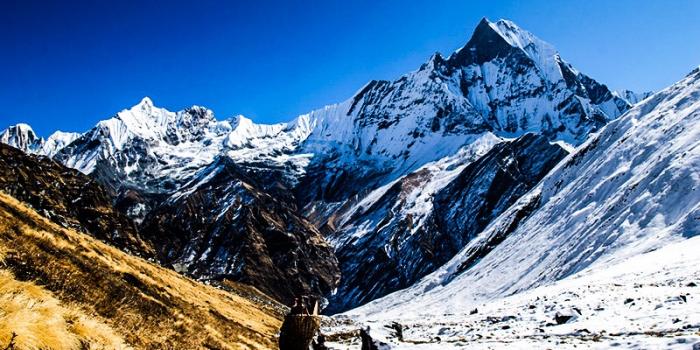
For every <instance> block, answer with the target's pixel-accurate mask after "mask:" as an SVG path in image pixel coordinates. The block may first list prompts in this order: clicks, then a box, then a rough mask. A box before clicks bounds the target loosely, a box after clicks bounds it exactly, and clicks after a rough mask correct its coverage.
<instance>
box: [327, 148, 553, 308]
mask: <svg viewBox="0 0 700 350" xmlns="http://www.w3.org/2000/svg"><path fill="white" fill-rule="evenodd" d="M566 154H567V153H566V151H564V150H563V149H562V148H561V147H559V146H557V145H552V144H550V143H549V142H548V140H547V138H545V137H544V136H541V135H535V134H526V135H524V136H522V137H520V138H518V139H516V140H514V141H512V142H504V143H501V144H498V145H496V146H495V147H494V148H493V149H492V150H491V151H489V152H488V153H487V154H486V155H484V156H482V157H481V158H479V159H478V160H476V161H475V162H473V163H471V164H469V165H468V166H466V168H465V169H464V170H462V171H461V172H460V174H459V175H458V176H457V177H456V178H454V179H453V180H452V181H451V182H450V183H449V184H448V185H447V186H445V187H444V188H442V189H441V190H440V191H438V192H437V193H436V194H435V195H434V207H433V208H434V209H433V211H432V212H431V214H430V216H429V217H428V218H427V219H426V220H425V222H424V223H423V224H422V225H421V226H420V227H415V225H416V223H414V222H413V220H412V218H411V216H407V217H400V218H399V219H398V220H396V219H395V215H396V214H395V213H394V210H392V209H393V208H395V207H396V204H397V203H401V200H402V199H401V198H402V196H403V195H404V194H405V193H407V192H409V188H411V187H412V186H420V184H421V183H423V180H422V179H421V178H422V177H427V176H430V175H429V173H428V172H427V171H418V172H414V173H412V174H410V175H408V176H406V177H405V178H403V179H402V180H401V181H399V182H397V183H396V184H395V185H394V186H392V187H391V188H390V189H389V190H387V191H386V192H385V193H384V195H383V196H382V198H381V199H380V200H379V201H377V202H375V203H374V204H373V205H372V207H371V208H369V209H368V210H367V211H365V212H363V213H362V215H361V216H358V217H357V218H355V220H356V222H357V223H358V225H360V223H361V222H363V221H365V220H367V218H368V217H369V218H374V219H375V220H374V221H373V222H379V224H377V225H376V226H375V227H372V228H371V230H370V232H369V233H366V234H364V235H362V236H360V237H359V238H357V239H355V240H351V241H350V242H348V243H346V244H343V245H341V246H340V247H339V248H338V250H337V251H336V255H337V256H338V260H339V261H340V266H341V270H342V275H343V278H342V280H341V284H340V285H339V288H338V293H337V294H336V295H334V296H333V298H332V300H331V309H330V311H332V312H335V311H343V310H346V309H350V308H352V307H355V306H358V305H361V304H363V303H365V302H368V301H371V300H373V299H376V298H378V297H381V296H384V295H386V294H388V293H390V292H393V291H395V290H398V289H401V288H405V287H408V286H410V285H411V284H413V283H414V282H415V281H417V280H418V279H419V278H421V277H423V276H424V275H426V274H428V273H430V272H432V271H434V270H435V269H436V268H438V267H440V266H441V265H443V264H444V263H445V262H447V261H448V260H449V259H450V258H452V257H453V256H454V255H455V254H456V253H457V252H459V250H460V249H462V248H463V247H464V246H465V245H466V244H467V243H468V242H469V241H470V240H472V239H473V238H474V237H475V236H476V235H477V234H478V233H479V232H481V231H482V230H483V229H484V228H485V227H486V226H487V225H488V224H489V223H490V222H491V221H492V220H493V219H494V218H496V217H497V216H498V215H499V214H501V213H502V212H504V211H505V210H506V209H508V207H510V205H512V204H513V203H514V202H515V201H516V200H517V199H518V198H519V197H520V196H522V195H523V194H524V193H526V192H527V191H528V190H530V189H531V188H532V187H533V186H535V185H536V184H537V182H538V181H539V180H540V179H541V178H542V177H544V175H546V174H547V172H548V171H549V170H550V169H551V168H553V167H554V166H555V165H556V164H557V163H558V162H559V161H560V160H561V159H562V158H563V157H564V156H565V155H566ZM352 220H353V219H351V223H350V224H347V225H348V226H352V225H353V224H352ZM341 230H342V228H341ZM504 238H505V237H501V240H502V239H504ZM492 243H495V242H492ZM487 251H488V250H487ZM480 253H482V254H485V252H483V251H482V252H480Z"/></svg>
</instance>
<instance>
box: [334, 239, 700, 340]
mask: <svg viewBox="0 0 700 350" xmlns="http://www.w3.org/2000/svg"><path fill="white" fill-rule="evenodd" d="M698 251H700V237H693V238H690V239H685V240H675V241H673V242H670V243H669V244H667V245H666V246H664V247H663V248H660V249H658V250H656V251H652V252H649V253H645V254H640V255H637V256H634V257H631V258H629V259H627V260H625V261H621V262H619V263H616V264H612V265H610V266H606V268H604V269H592V270H588V271H586V272H581V273H579V274H577V275H575V276H572V277H570V278H567V279H564V280H561V281H558V282H556V283H554V284H552V285H548V286H542V287H539V288H535V289H532V290H529V291H526V292H523V293H519V294H515V295H511V296H507V297H504V298H497V299H493V300H486V301H484V302H479V303H465V304H462V305H459V306H453V307H452V308H450V309H449V310H445V312H444V313H441V314H434V313H432V312H430V311H431V310H425V311H427V312H424V313H421V314H416V315H414V316H406V317H402V318H400V319H392V318H390V317H384V316H383V315H376V317H370V318H367V319H363V323H364V324H365V325H369V326H370V327H371V330H372V331H371V332H370V334H371V335H372V336H373V337H374V338H376V339H379V340H382V341H384V342H385V343H387V344H389V345H390V346H391V348H396V349H462V348H469V349H498V348H503V347H504V346H507V347H508V348H509V349H510V348H512V349H532V348H557V349H573V348H582V347H583V348H587V349H609V348H612V347H618V348H625V349H649V348H664V349H689V348H690V346H691V344H695V343H698V342H700V334H698V331H699V330H700V299H699V298H700V294H699V292H700V287H698V286H697V285H700V269H698V266H700V255H698V254H697V252H698ZM693 285H696V286H693ZM416 302H418V301H416ZM472 310H476V313H474V314H471V312H472ZM577 310H578V311H577ZM579 312H580V314H579ZM557 314H560V315H571V316H574V317H573V318H572V320H570V321H569V322H567V323H564V324H557V323H556V321H555V316H556V315H557ZM340 319H342V318H340ZM391 322H398V323H399V324H400V325H402V326H403V330H402V333H403V334H402V335H403V340H402V341H399V339H397V336H396V334H395V331H394V330H392V329H390V328H387V326H389V327H390V325H391ZM355 327H356V326H355ZM341 330H343V328H342V327H330V328H325V329H323V331H324V334H326V335H327V337H328V336H330V335H333V334H334V332H339V331H341ZM438 338H439V340H438ZM353 340H354V339H352V338H348V339H344V340H343V341H341V342H336V343H333V344H331V348H333V349H346V348H352V346H353V345H354V344H352V343H351V342H352V341H353Z"/></svg>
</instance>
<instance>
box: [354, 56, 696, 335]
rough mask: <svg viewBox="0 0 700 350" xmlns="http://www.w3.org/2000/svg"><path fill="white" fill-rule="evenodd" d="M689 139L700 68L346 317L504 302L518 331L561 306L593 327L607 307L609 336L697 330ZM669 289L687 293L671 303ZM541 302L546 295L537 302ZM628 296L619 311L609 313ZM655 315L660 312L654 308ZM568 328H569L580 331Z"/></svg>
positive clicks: (424, 313) (445, 311) (439, 314)
mask: <svg viewBox="0 0 700 350" xmlns="http://www.w3.org/2000/svg"><path fill="white" fill-rule="evenodd" d="M698 140H700V68H698V69H695V70H694V71H692V72H691V73H690V74H689V75H688V76H686V77H685V78H684V79H683V80H681V81H679V82H678V83H676V84H674V85H672V86H671V87H669V88H667V89H664V90H663V91H661V92H659V93H657V94H655V95H653V96H651V97H649V98H647V99H646V100H644V101H643V102H642V103H639V104H637V105H635V106H634V107H633V108H632V109H631V110H630V111H628V112H627V113H626V114H625V115H623V116H622V117H621V118H619V119H617V120H615V121H612V122H611V123H610V124H608V125H607V126H605V127H604V128H603V129H602V130H601V131H600V132H599V133H597V134H595V135H594V136H593V137H592V138H591V139H590V140H588V141H587V142H586V143H584V144H583V145H581V146H580V147H579V148H578V149H577V150H576V151H575V152H574V153H573V154H571V155H570V156H568V157H567V158H566V159H565V160H563V161H562V162H561V163H560V164H559V165H558V166H556V167H555V168H554V170H552V171H551V172H550V173H549V174H548V175H546V176H545V177H544V179H543V180H542V181H541V182H540V183H539V184H538V185H537V186H536V187H534V188H533V189H532V190H530V191H529V192H528V193H527V194H526V195H524V196H522V197H521V198H520V199H519V200H518V201H517V202H516V203H515V204H514V205H512V206H511V207H510V208H509V209H508V210H506V211H505V212H503V213H502V214H501V215H500V216H499V217H498V218H497V219H495V220H494V221H492V223H491V224H489V226H488V227H487V228H486V229H485V230H483V231H482V232H481V233H480V234H479V236H478V237H477V238H476V239H475V240H473V241H472V242H470V243H469V244H467V246H466V247H465V248H464V249H462V251H461V252H460V253H458V254H457V255H456V256H455V257H454V258H453V259H452V260H450V261H449V262H448V263H447V264H445V265H444V266H442V267H440V268H439V269H438V270H436V271H435V272H434V273H432V274H430V275H428V276H426V277H425V278H424V279H422V280H421V281H420V282H418V283H416V284H415V285H413V286H411V287H410V288H407V289H405V290H402V291H399V292H397V293H393V294H391V295H388V296H386V297H384V298H382V299H379V300H376V301H374V302H371V303H369V304H367V305H365V306H363V307H361V308H359V309H356V310H353V311H352V312H351V313H353V314H357V315H362V316H361V317H364V318H366V319H382V320H391V321H392V322H393V321H397V320H398V319H401V318H406V319H410V318H414V317H416V316H418V315H420V318H422V319H423V320H426V319H428V318H429V317H430V320H432V321H427V322H444V317H443V315H449V314H453V313H455V312H456V313H458V314H461V315H463V316H464V315H465V314H466V313H467V310H471V309H473V308H474V307H475V306H477V305H481V303H486V304H484V305H487V307H489V305H491V304H489V303H490V301H493V305H491V306H495V305H496V304H498V305H501V306H505V307H506V308H507V307H509V305H511V304H509V303H510V302H511V301H512V302H513V303H516V304H517V305H522V307H523V309H519V310H518V309H508V311H503V310H501V311H499V312H512V313H513V316H512V317H513V318H512V319H513V320H514V322H519V323H521V324H526V323H528V322H532V323H536V322H541V321H542V318H541V317H544V316H546V315H549V316H550V317H553V316H554V312H555V311H556V312H564V311H563V309H562V307H563V306H566V307H576V308H577V309H579V311H577V312H576V315H577V316H576V317H579V318H582V319H585V320H590V321H589V323H586V325H591V327H593V325H594V324H595V323H596V320H598V321H597V324H605V322H602V323H601V321H600V320H601V318H603V317H613V316H611V314H610V312H609V311H606V310H607V309H608V308H610V309H612V310H616V311H614V312H617V314H616V315H615V316H614V318H615V319H618V320H620V319H621V317H622V320H623V321H622V322H619V321H618V322H616V323H613V324H611V325H609V329H604V330H605V331H606V332H607V333H615V332H617V331H618V330H617V329H621V330H620V331H619V332H623V331H624V332H631V330H630V328H633V327H634V331H635V332H637V334H650V333H649V332H656V333H658V334H667V333H668V334H672V333H673V332H674V331H675V332H679V333H678V334H681V333H683V334H684V333H687V332H696V331H697V326H693V325H692V322H693V320H695V321H697V317H695V318H693V316H692V315H693V312H696V311H697V308H693V307H691V306H689V305H690V304H692V303H693V302H694V301H693V302H691V301H690V300H688V303H687V304H686V303H685V302H684V300H686V299H684V298H686V296H688V297H690V298H695V297H694V296H692V294H691V293H687V294H686V292H688V291H690V290H692V287H694V286H695V285H696V284H697V282H695V279H697V278H700V275H698V269H697V262H696V259H695V257H694V255H693V254H692V253H690V252H692V251H694V250H696V249H697V247H698V243H700V241H698V237H700V225H699V224H698V223H700V190H699V189H700V177H698V174H700V148H699V147H698V145H699V144H698V142H699V141H698ZM494 240H498V241H501V242H499V243H498V244H497V245H495V246H494V247H493V249H491V250H490V251H489V252H487V253H486V254H484V255H482V256H476V255H475V252H476V250H475V249H474V248H475V247H477V246H479V245H481V246H483V245H489V244H491V243H490V242H494ZM538 287H539V288H538ZM535 288H537V289H535ZM586 290H590V291H591V292H590V294H586V292H585V291H586ZM619 293H626V294H619ZM672 293H682V294H681V295H684V297H682V298H680V299H678V300H679V301H678V302H677V303H676V302H675V301H674V300H675V299H673V297H674V294H672ZM519 295H521V296H522V297H518V296H519ZM545 295H546V296H548V297H551V298H555V299H554V300H552V299H550V300H549V301H548V300H547V299H541V297H545ZM556 295H559V296H562V297H561V298H560V297H557V296H556ZM677 295H678V294H675V296H677ZM509 296H512V297H509ZM535 296H540V297H538V298H537V299H535ZM502 298H506V299H502ZM625 298H629V299H628V300H625V301H624V305H628V306H626V307H624V308H622V307H617V306H616V305H620V304H621V303H622V302H623V300H624V299H625ZM565 299H566V300H565ZM555 300H559V301H561V302H562V303H563V304H564V305H561V306H559V305H555V304H553V303H554V301H555ZM528 301H529V302H537V304H535V305H533V307H532V309H537V308H538V307H540V306H541V307H543V308H545V307H546V308H547V309H545V311H547V312H546V314H545V315H542V314H535V315H532V316H530V315H527V313H526V312H524V310H526V305H527V304H525V305H523V304H522V303H524V302H525V303H526V302H528ZM607 301H610V302H615V303H618V302H619V303H620V304H606V302H607ZM633 302H634V303H633ZM630 303H633V304H632V305H629V304H630ZM635 303H636V304H635ZM656 303H661V304H656ZM538 305H540V306H538ZM596 305H598V306H596ZM646 305H648V307H647V306H646ZM654 305H657V306H656V307H654ZM658 305H661V306H658ZM659 308H661V309H662V310H664V311H659V313H657V312H655V311H653V310H658V309H659ZM479 310H481V307H480V308H479ZM693 310H695V311H693ZM516 313H517V315H514V314H516ZM533 313H534V311H533ZM666 314H668V315H679V316H681V317H682V319H687V320H688V321H689V322H691V325H690V326H684V327H686V328H684V329H687V331H686V330H681V331H678V330H676V328H677V327H676V326H675V325H673V324H672V322H668V323H664V322H665V318H664V317H665V316H664V315H666ZM569 315H571V314H569ZM635 315H640V316H635ZM641 315H646V316H644V317H642V316H641ZM464 317H466V316H464ZM481 317H483V316H481ZM533 317H534V318H533ZM669 319H670V318H669ZM472 320H473V318H472ZM633 320H634V321H633ZM387 322H388V321H387ZM499 322H500V321H499ZM544 322H546V321H544ZM544 322H543V323H544ZM576 322H577V321H575V319H574V321H572V323H573V324H572V325H571V327H570V329H572V330H573V329H580V328H581V327H582V326H584V324H582V323H576ZM681 322H682V321H681ZM557 323H559V322H557ZM440 324H441V325H444V323H440ZM528 324H529V323H528ZM539 324H540V325H541V324H542V323H539ZM441 327H442V326H441ZM528 327H531V326H528ZM537 327H541V326H537ZM641 327H646V328H641ZM655 327H660V328H655ZM566 329H569V328H568V327H567V328H566ZM602 329H603V328H601V327H598V326H596V327H595V328H593V329H591V330H589V331H588V334H592V333H591V332H601V330H602ZM553 331H554V330H553ZM509 332H510V331H509ZM620 334H621V336H624V334H628V333H620ZM647 341H648V340H647ZM641 347H649V346H641Z"/></svg>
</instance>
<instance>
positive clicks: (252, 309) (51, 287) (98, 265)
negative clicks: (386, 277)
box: [0, 192, 281, 349]
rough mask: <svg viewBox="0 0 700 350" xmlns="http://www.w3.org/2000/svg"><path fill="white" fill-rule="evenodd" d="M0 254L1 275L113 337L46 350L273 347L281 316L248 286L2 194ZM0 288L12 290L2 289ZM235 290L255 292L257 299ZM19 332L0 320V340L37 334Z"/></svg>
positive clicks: (0, 207) (262, 296) (82, 339)
mask: <svg viewBox="0 0 700 350" xmlns="http://www.w3.org/2000/svg"><path fill="white" fill-rule="evenodd" d="M0 259H1V261H0V269H2V270H5V271H7V272H9V273H11V274H9V273H7V272H3V275H1V276H5V277H4V278H6V279H9V278H10V277H12V279H13V280H14V282H13V283H20V285H21V282H22V281H30V282H31V283H26V284H25V285H26V286H27V288H30V287H29V286H35V285H39V286H41V288H40V289H41V293H46V295H44V297H42V298H38V299H43V300H48V299H51V298H55V299H56V300H58V301H60V305H56V306H57V307H60V308H61V310H63V312H64V314H65V315H67V316H65V317H63V318H64V321H65V320H66V319H67V318H70V317H72V319H73V321H72V322H73V323H75V322H76V321H75V320H77V319H80V318H81V317H83V319H86V320H88V321H85V322H84V323H90V324H93V325H95V326H94V328H99V329H102V331H103V334H111V333H110V332H113V334H114V338H109V337H108V336H107V335H105V336H104V337H107V338H109V339H112V340H110V341H112V343H110V344H112V345H110V344H104V343H106V342H105V341H103V342H102V343H100V342H99V341H93V340H90V338H89V337H88V338H80V335H79V334H78V335H74V338H75V339H77V342H75V341H74V342H72V343H71V342H70V341H69V342H68V343H66V344H63V343H57V344H56V345H55V346H52V347H51V348H56V349H72V348H76V347H74V346H73V345H74V344H78V343H80V344H79V345H80V346H79V347H77V348H88V349H90V348H114V347H117V348H118V346H113V344H120V343H121V342H122V341H123V343H125V344H126V345H128V346H131V347H134V348H136V349H207V348H209V349H246V348H253V349H255V348H261V349H269V348H274V347H275V342H276V339H275V334H276V332H277V330H278V329H279V326H280V316H281V315H280V311H279V308H278V307H277V305H276V304H274V303H272V302H270V301H269V299H268V298H267V297H265V296H264V295H262V294H259V293H257V292H256V291H254V290H253V291H251V288H249V287H240V286H237V285H228V287H229V288H231V289H232V291H233V292H236V291H237V288H240V295H236V294H235V293H231V292H226V291H222V290H219V289H216V288H213V287H211V286H206V285H203V284H200V283H198V282H195V281H193V280H190V279H188V278H185V277H183V276H181V275H179V274H177V273H176V272H174V271H171V270H167V269H164V268H162V267H159V266H157V265H155V264H152V263H149V262H148V261H146V260H143V259H141V258H138V257H134V256H131V255H128V254H126V253H124V252H122V251H120V250H118V249H116V248H114V247H111V246H109V245H107V244H105V243H102V242H100V241H98V240H96V239H95V238H93V237H91V236H89V235H87V234H83V233H79V232H76V231H74V230H70V229H64V228H62V227H59V226H58V225H56V224H54V223H52V222H50V221H48V220H47V219H45V218H43V217H41V216H39V215H38V214H37V213H36V212H35V211H33V210H31V209H29V208H28V207H26V206H25V205H23V204H21V203H20V202H19V201H17V200H16V199H14V198H12V197H10V196H8V195H6V194H4V193H2V192H0ZM8 276H10V277H8ZM17 288H19V289H22V287H17ZM46 291H48V292H46ZM49 292H50V293H49ZM2 293H4V294H7V293H11V292H10V291H8V290H4V289H3V290H2ZM241 295H246V296H248V297H250V296H251V295H254V296H255V298H253V299H254V300H257V301H255V302H254V301H252V300H251V299H248V298H244V297H242V296H241ZM3 305H4V304H2V303H0V307H3V308H4V307H5V306H3ZM7 314H8V310H5V309H0V320H2V315H7ZM47 314H51V313H47ZM71 315H73V316H71ZM49 316H51V315H47V317H49ZM37 322H40V320H39V321H37ZM58 322H59V323H60V322H61V320H60V319H59V320H58ZM22 330H24V331H25V332H27V328H22V327H19V326H13V325H11V324H10V325H7V324H6V325H0V341H9V339H10V336H11V332H13V331H14V332H16V333H17V334H18V336H17V343H18V344H20V343H21V341H22V337H26V338H30V337H34V336H36V334H22V333H20V332H21V331H22ZM95 337H100V336H99V335H96V336H95ZM86 341H87V342H86ZM71 344H73V345H71ZM86 344H88V345H89V344H93V345H90V346H87V345H86ZM0 346H4V344H2V343H0ZM27 349H31V347H27Z"/></svg>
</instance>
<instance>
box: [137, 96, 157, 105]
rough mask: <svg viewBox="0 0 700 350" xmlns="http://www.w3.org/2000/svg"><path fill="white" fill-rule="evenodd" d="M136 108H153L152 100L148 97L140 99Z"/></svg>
mask: <svg viewBox="0 0 700 350" xmlns="http://www.w3.org/2000/svg"><path fill="white" fill-rule="evenodd" d="M137 106H150V107H153V100H152V99H151V98H150V97H148V96H144V97H143V98H142V99H141V102H139V103H138V105H137Z"/></svg>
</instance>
